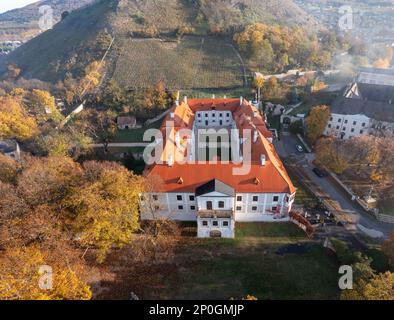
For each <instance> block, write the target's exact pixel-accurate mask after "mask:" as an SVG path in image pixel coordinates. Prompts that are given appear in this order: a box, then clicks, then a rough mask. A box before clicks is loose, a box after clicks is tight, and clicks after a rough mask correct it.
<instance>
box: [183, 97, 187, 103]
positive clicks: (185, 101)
mask: <svg viewBox="0 0 394 320" xmlns="http://www.w3.org/2000/svg"><path fill="white" fill-rule="evenodd" d="M183 102H184V103H186V104H187V96H184V97H183Z"/></svg>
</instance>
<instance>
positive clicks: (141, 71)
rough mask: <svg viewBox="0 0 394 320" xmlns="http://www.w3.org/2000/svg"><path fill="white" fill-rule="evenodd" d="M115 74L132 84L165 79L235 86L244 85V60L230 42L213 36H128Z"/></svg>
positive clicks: (180, 84)
mask: <svg viewBox="0 0 394 320" xmlns="http://www.w3.org/2000/svg"><path fill="white" fill-rule="evenodd" d="M123 41H124V43H123V44H122V45H121V47H122V48H123V51H122V52H121V53H120V56H119V58H118V60H117V63H116V67H115V71H114V75H113V78H114V80H116V81H117V82H118V83H119V84H120V85H122V86H126V87H129V88H146V87H148V86H152V85H155V84H156V83H157V82H159V81H164V83H165V84H166V86H167V87H168V88H170V89H189V88H232V87H240V86H242V85H243V79H244V71H243V66H242V61H241V60H240V58H239V57H238V55H237V53H236V51H235V49H234V48H233V47H232V46H231V44H230V43H228V42H226V41H225V40H222V39H217V38H210V37H186V38H184V39H183V40H182V41H180V42H179V43H178V42H176V41H171V42H170V41H162V40H158V39H125V40H123Z"/></svg>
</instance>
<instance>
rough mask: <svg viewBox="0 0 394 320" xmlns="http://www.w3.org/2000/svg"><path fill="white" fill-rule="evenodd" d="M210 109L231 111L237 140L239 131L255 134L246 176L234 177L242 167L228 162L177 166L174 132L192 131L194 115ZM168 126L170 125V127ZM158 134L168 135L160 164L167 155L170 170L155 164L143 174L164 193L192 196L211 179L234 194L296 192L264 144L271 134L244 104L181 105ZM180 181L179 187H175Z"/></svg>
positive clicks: (199, 101) (202, 101)
mask: <svg viewBox="0 0 394 320" xmlns="http://www.w3.org/2000/svg"><path fill="white" fill-rule="evenodd" d="M212 108H215V110H218V111H231V112H232V114H233V118H234V120H235V122H236V123H237V127H238V129H239V131H240V135H241V137H242V134H243V132H242V131H243V129H250V130H252V132H253V131H257V133H258V139H257V141H256V142H255V143H253V145H252V154H251V161H250V166H251V169H250V170H249V173H247V174H246V175H234V172H233V170H234V169H236V168H241V167H242V164H235V163H231V162H230V163H227V164H226V163H220V162H219V163H216V164H213V163H205V162H197V163H193V164H192V163H186V164H181V163H177V162H179V161H182V160H184V157H185V150H179V148H176V147H175V146H174V144H175V142H174V140H175V139H174V137H175V134H176V132H177V131H178V130H180V129H182V128H189V129H191V128H192V126H193V122H194V117H195V112H197V111H207V110H212ZM171 114H172V115H171ZM171 122H173V123H174V124H173V125H172V124H171ZM161 130H162V132H163V134H165V133H166V130H167V132H170V134H169V136H168V137H165V138H164V139H165V145H164V150H163V154H162V155H161V160H162V161H163V162H165V161H166V160H167V159H168V155H169V154H171V155H173V160H174V164H173V165H172V166H171V167H170V166H168V165H167V164H155V165H153V166H151V167H149V168H148V170H147V173H148V175H157V176H160V177H161V179H162V180H163V181H164V191H165V192H195V190H196V188H197V187H199V186H201V185H202V184H205V183H208V182H209V181H211V180H212V179H217V180H220V181H222V182H223V183H225V184H227V185H229V186H231V187H233V188H234V190H235V191H236V192H238V193H239V192H245V193H290V194H292V193H294V192H295V191H296V188H295V187H294V185H293V184H292V182H291V180H290V178H289V176H288V174H287V172H286V169H285V168H284V166H283V164H282V162H281V160H280V158H279V156H278V155H277V153H276V151H275V148H274V146H273V145H272V144H271V143H270V142H269V141H268V140H267V138H271V137H272V134H271V132H270V131H269V130H268V129H267V127H266V125H265V122H264V120H263V118H262V116H261V115H260V113H259V111H258V110H257V109H256V108H255V107H254V106H252V105H251V104H250V103H248V102H247V101H245V100H244V102H243V103H242V105H240V99H192V100H189V101H188V103H185V102H183V103H181V105H179V106H176V107H174V108H173V109H172V110H171V112H170V113H169V114H168V115H167V116H166V118H165V119H164V121H163V125H162V128H161ZM184 143H186V141H185V142H184ZM173 150H175V154H174V152H173ZM262 155H264V156H265V159H266V162H265V165H264V166H262V165H261V156H262ZM244 161H245V160H244ZM180 178H181V179H182V183H179V180H180ZM256 182H258V183H256Z"/></svg>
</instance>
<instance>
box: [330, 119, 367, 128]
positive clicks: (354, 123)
mask: <svg viewBox="0 0 394 320" xmlns="http://www.w3.org/2000/svg"><path fill="white" fill-rule="evenodd" d="M332 120H333V117H331V118H330V121H332ZM338 122H342V119H341V118H339V119H338ZM348 122H349V120H348V119H345V121H344V123H348ZM356 124H357V121H353V125H354V126H355V125H356ZM361 126H362V127H365V126H366V123H365V122H363V123H362V124H361Z"/></svg>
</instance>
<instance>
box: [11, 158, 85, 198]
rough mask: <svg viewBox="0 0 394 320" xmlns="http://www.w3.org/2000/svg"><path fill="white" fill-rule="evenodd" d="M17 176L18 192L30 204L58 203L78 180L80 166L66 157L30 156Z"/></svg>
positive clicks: (76, 184) (74, 186) (72, 188)
mask: <svg viewBox="0 0 394 320" xmlns="http://www.w3.org/2000/svg"><path fill="white" fill-rule="evenodd" d="M24 166H25V169H24V170H23V172H22V173H21V174H20V175H19V176H18V180H17V183H18V192H19V193H20V194H21V196H22V198H23V199H24V200H25V201H26V202H27V203H29V204H30V205H34V206H36V205H42V204H60V201H61V200H62V199H64V198H65V197H66V196H67V195H69V194H70V193H71V192H72V191H73V190H74V188H76V186H78V183H79V181H80V177H81V168H80V166H79V164H78V163H76V162H74V161H73V160H72V159H71V158H67V157H49V158H30V159H26V161H25V163H24Z"/></svg>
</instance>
